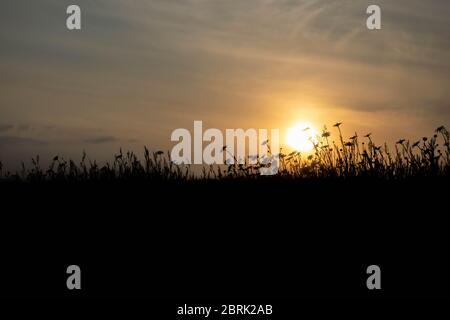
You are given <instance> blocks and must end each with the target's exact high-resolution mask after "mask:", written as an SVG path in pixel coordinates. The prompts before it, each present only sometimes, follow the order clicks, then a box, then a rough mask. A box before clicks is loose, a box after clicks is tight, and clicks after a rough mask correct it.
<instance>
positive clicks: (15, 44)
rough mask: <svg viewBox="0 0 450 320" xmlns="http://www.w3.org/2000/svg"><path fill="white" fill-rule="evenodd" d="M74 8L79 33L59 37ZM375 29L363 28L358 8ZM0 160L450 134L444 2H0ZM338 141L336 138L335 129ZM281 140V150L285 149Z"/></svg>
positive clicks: (448, 29)
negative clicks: (263, 134) (184, 133)
mask: <svg viewBox="0 0 450 320" xmlns="http://www.w3.org/2000/svg"><path fill="white" fill-rule="evenodd" d="M69 4H78V5H79V6H80V7H81V10H82V30H80V31H68V30H67V29H66V18H67V14H66V8H67V6H68V5H69ZM369 4H378V5H379V6H380V7H381V9H382V29H381V30H378V31H370V30H368V29H367V28H366V18H367V14H366V8H367V6H368V5H369ZM0 41H1V45H0V161H3V162H4V163H5V164H6V165H7V166H9V167H14V166H15V164H17V163H18V162H19V160H25V161H28V162H29V157H31V156H33V155H35V154H36V153H39V154H41V158H45V157H50V156H53V155H55V154H60V155H65V156H68V157H74V158H76V159H78V158H80V156H81V153H82V150H83V149H84V150H86V151H87V153H88V154H89V155H91V156H92V158H97V159H100V160H105V159H110V158H111V157H112V154H113V153H114V152H115V151H117V150H118V148H119V147H122V148H123V149H132V150H135V151H137V152H141V151H142V148H143V145H147V146H149V147H150V148H152V149H164V150H167V149H169V148H170V146H172V145H173V143H171V142H170V134H171V132H172V131H173V130H174V129H176V128H188V129H190V130H192V126H193V121H194V120H202V121H203V123H204V126H205V127H208V128H210V127H214V128H219V129H225V128H244V129H246V128H267V129H270V128H279V129H280V130H281V131H283V130H286V129H287V128H288V127H290V126H292V125H294V124H295V123H297V122H308V123H311V124H312V125H314V126H315V127H316V128H317V129H318V130H320V129H321V128H322V127H323V125H327V126H328V127H329V128H330V129H332V128H331V127H332V125H333V123H335V122H338V121H342V122H343V123H344V125H343V130H344V132H345V135H346V136H348V137H350V136H351V135H353V134H354V132H355V131H358V133H360V135H363V134H366V133H368V132H372V133H373V135H374V139H375V140H378V141H379V142H384V141H385V140H386V141H388V142H392V141H394V140H395V139H397V138H410V139H415V138H417V137H421V136H422V135H430V134H432V133H433V130H434V129H435V128H436V127H438V126H440V125H446V126H447V127H448V126H450V72H449V71H450V1H448V0H428V1H423V0H397V1H394V0H389V1H382V0H371V1H365V0H361V1H359V0H342V1H325V0H148V1H132V0H123V1H119V0H71V1H64V0H40V1H31V0H28V1H23V0H4V1H1V3H0ZM331 132H332V133H334V131H333V130H331ZM281 143H283V141H281Z"/></svg>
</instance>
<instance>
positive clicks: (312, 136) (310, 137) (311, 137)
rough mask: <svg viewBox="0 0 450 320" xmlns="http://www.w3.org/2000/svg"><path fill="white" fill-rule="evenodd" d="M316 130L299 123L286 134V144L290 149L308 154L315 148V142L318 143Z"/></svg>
mask: <svg viewBox="0 0 450 320" xmlns="http://www.w3.org/2000/svg"><path fill="white" fill-rule="evenodd" d="M316 136H317V132H316V130H315V129H314V128H313V127H312V126H311V125H309V124H307V123H298V124H296V125H294V126H293V127H290V128H289V129H288V130H287V132H286V138H285V142H286V144H287V146H288V147H290V148H292V149H294V150H296V151H300V152H308V151H311V150H312V149H313V148H314V144H313V142H316V141H317V138H316Z"/></svg>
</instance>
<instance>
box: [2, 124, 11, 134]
mask: <svg viewBox="0 0 450 320" xmlns="http://www.w3.org/2000/svg"><path fill="white" fill-rule="evenodd" d="M13 128H14V126H12V125H9V124H3V125H0V132H6V131H9V130H11V129H13Z"/></svg>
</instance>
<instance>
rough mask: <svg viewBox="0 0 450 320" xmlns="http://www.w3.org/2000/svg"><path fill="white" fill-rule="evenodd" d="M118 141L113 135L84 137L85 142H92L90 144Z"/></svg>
mask: <svg viewBox="0 0 450 320" xmlns="http://www.w3.org/2000/svg"><path fill="white" fill-rule="evenodd" d="M116 141H118V139H117V138H115V137H112V136H103V137H94V138H88V139H84V140H83V142H86V143H90V144H103V143H110V142H116Z"/></svg>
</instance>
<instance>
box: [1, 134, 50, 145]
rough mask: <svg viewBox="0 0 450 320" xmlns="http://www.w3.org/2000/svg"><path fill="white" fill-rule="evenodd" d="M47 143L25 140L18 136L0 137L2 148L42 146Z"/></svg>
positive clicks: (30, 139) (31, 139)
mask: <svg viewBox="0 0 450 320" xmlns="http://www.w3.org/2000/svg"><path fill="white" fill-rule="evenodd" d="M46 144H47V141H43V140H38V139H33V138H25V137H18V136H0V146H2V147H15V146H42V145H46Z"/></svg>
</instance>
